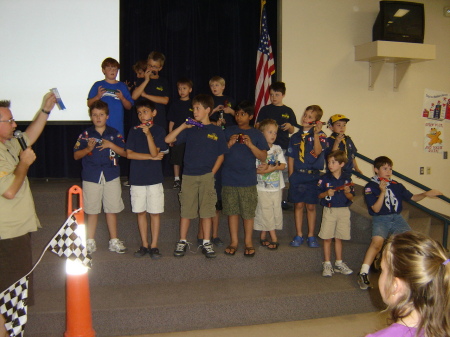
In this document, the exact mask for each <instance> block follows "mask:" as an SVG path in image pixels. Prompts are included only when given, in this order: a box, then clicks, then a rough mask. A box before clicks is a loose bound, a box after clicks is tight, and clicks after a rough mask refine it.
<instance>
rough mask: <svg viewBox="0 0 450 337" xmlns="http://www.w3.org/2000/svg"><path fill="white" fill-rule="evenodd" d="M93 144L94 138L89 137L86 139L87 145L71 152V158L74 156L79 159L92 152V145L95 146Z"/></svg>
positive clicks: (94, 142)
mask: <svg viewBox="0 0 450 337" xmlns="http://www.w3.org/2000/svg"><path fill="white" fill-rule="evenodd" d="M95 144H96V141H95V139H94V138H90V139H89V140H88V143H87V147H85V148H84V149H81V150H78V151H75V152H74V153H73V158H74V159H75V160H79V159H81V158H83V157H85V156H87V155H88V154H89V153H91V152H92V150H93V149H94V147H95Z"/></svg>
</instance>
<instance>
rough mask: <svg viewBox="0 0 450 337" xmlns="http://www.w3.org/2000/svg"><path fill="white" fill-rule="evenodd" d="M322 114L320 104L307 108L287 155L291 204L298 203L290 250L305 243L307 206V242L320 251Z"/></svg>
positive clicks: (324, 141)
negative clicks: (316, 231) (317, 235)
mask: <svg viewBox="0 0 450 337" xmlns="http://www.w3.org/2000/svg"><path fill="white" fill-rule="evenodd" d="M322 115H323V111H322V108H321V107H320V106H318V105H310V106H308V107H307V108H306V109H305V112H304V114H303V117H302V120H301V127H300V129H299V131H298V132H297V133H295V134H294V135H292V137H291V138H290V141H289V147H288V150H287V152H286V155H287V157H288V169H289V201H291V202H293V203H295V206H294V216H295V227H296V231H297V235H296V236H294V238H293V239H292V241H291V242H290V246H291V247H300V246H301V245H302V244H303V240H304V239H303V235H302V233H303V228H302V227H303V209H304V208H305V206H306V216H307V219H308V237H307V242H308V246H309V247H310V248H318V247H320V246H319V243H318V242H317V239H316V238H315V236H314V228H315V225H316V204H318V203H319V199H318V197H317V196H318V195H319V193H318V189H317V182H318V181H319V178H320V170H323V168H324V163H325V159H324V153H323V149H324V148H325V147H326V135H325V133H324V132H323V131H322V123H321V122H320V119H321V118H322Z"/></svg>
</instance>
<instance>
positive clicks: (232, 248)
mask: <svg viewBox="0 0 450 337" xmlns="http://www.w3.org/2000/svg"><path fill="white" fill-rule="evenodd" d="M227 249H228V252H227ZM236 252H237V247H236V246H228V247H227V248H226V249H225V251H224V253H225V255H230V256H232V255H234V254H236Z"/></svg>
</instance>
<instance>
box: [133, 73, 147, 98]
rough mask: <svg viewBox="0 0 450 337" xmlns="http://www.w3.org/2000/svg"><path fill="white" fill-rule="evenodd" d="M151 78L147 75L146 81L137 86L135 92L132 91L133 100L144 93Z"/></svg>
mask: <svg viewBox="0 0 450 337" xmlns="http://www.w3.org/2000/svg"><path fill="white" fill-rule="evenodd" d="M149 81H150V79H148V78H147V77H145V80H144V82H142V83H141V85H140V86H138V87H136V88H135V89H134V90H133V92H132V93H131V98H132V99H133V100H137V99H138V98H139V97H141V95H142V93H143V92H144V89H145V87H146V86H147V84H148V82H149Z"/></svg>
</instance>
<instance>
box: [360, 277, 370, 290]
mask: <svg viewBox="0 0 450 337" xmlns="http://www.w3.org/2000/svg"><path fill="white" fill-rule="evenodd" d="M358 284H359V287H360V288H361V289H362V290H366V289H369V288H372V284H371V283H370V281H369V275H367V273H362V274H358Z"/></svg>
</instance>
